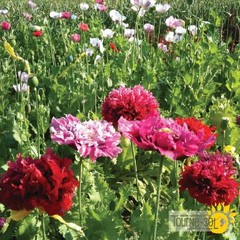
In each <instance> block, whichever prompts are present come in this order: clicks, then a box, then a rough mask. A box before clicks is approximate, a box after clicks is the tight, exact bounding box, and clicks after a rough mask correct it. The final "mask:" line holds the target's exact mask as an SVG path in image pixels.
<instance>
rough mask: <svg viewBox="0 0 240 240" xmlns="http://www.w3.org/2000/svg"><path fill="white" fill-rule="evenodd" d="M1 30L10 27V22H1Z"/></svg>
mask: <svg viewBox="0 0 240 240" xmlns="http://www.w3.org/2000/svg"><path fill="white" fill-rule="evenodd" d="M1 27H2V30H6V31H8V30H9V29H10V28H11V23H9V22H2V23H1Z"/></svg>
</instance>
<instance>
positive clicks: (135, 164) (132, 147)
mask: <svg viewBox="0 0 240 240" xmlns="http://www.w3.org/2000/svg"><path fill="white" fill-rule="evenodd" d="M131 149H132V157H133V164H134V172H135V179H136V186H137V201H138V202H139V195H140V194H139V185H138V172H137V161H136V157H135V154H134V146H133V143H132V141H131Z"/></svg>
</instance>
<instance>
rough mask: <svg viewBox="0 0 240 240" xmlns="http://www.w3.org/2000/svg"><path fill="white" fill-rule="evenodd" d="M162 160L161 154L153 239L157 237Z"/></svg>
mask: <svg viewBox="0 0 240 240" xmlns="http://www.w3.org/2000/svg"><path fill="white" fill-rule="evenodd" d="M163 160H164V157H163V156H162V157H161V159H160V163H159V173H158V188H157V203H156V204H157V205H156V212H155V221H154V233H153V240H156V239H157V223H158V211H159V205H160V196H161V184H162V169H163Z"/></svg>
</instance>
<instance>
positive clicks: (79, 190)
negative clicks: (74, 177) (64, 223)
mask: <svg viewBox="0 0 240 240" xmlns="http://www.w3.org/2000/svg"><path fill="white" fill-rule="evenodd" d="M79 183H80V184H79V188H78V204H79V208H78V214H79V223H80V226H81V225H82V198H81V197H82V158H80V162H79Z"/></svg>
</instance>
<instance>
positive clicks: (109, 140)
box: [50, 114, 122, 162]
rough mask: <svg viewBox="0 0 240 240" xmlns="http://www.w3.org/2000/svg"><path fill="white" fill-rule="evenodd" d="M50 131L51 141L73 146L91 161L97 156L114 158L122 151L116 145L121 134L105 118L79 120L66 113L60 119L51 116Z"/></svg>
mask: <svg viewBox="0 0 240 240" xmlns="http://www.w3.org/2000/svg"><path fill="white" fill-rule="evenodd" d="M50 131H51V138H52V141H54V142H57V143H59V144H60V145H62V144H66V145H69V146H71V147H73V148H74V149H75V150H77V151H78V152H79V153H80V155H81V157H84V158H86V157H89V158H90V159H91V160H92V161H93V162H95V161H96V159H97V158H98V157H110V158H114V157H116V156H117V155H118V154H119V153H120V152H121V151H122V149H121V148H120V147H118V146H117V145H118V144H119V143H120V137H121V134H120V133H118V132H116V130H115V128H114V127H113V125H112V124H111V123H109V122H107V121H105V120H102V121H93V120H90V121H85V122H80V120H79V119H78V118H76V117H74V116H72V115H70V114H68V115H66V117H62V118H60V119H56V118H52V122H51V127H50Z"/></svg>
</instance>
